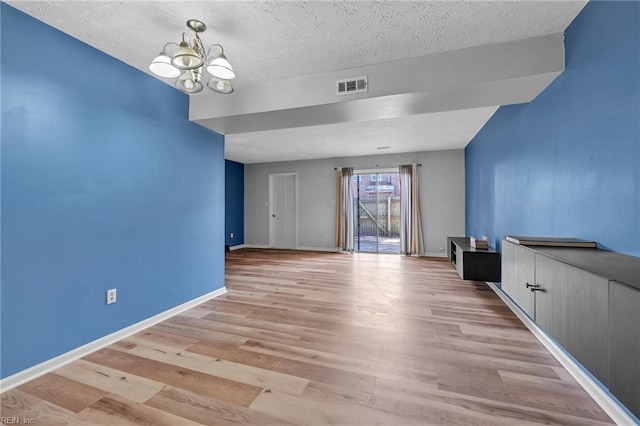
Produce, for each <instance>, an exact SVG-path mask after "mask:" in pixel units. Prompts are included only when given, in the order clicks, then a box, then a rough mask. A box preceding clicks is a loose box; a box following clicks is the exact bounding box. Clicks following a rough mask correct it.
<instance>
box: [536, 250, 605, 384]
mask: <svg viewBox="0 0 640 426" xmlns="http://www.w3.org/2000/svg"><path fill="white" fill-rule="evenodd" d="M535 269H536V284H537V286H538V287H537V289H538V290H539V291H536V303H535V306H536V322H537V323H538V324H539V325H540V326H541V327H542V328H543V329H545V330H546V331H547V332H548V333H549V334H550V335H551V336H553V337H554V338H555V339H556V340H557V341H558V343H560V344H561V345H562V346H563V347H564V348H565V349H566V350H568V351H569V352H570V353H571V355H573V356H574V357H575V358H576V359H577V360H578V361H579V362H580V363H581V364H582V365H583V366H585V367H586V368H587V369H588V370H589V371H590V372H591V373H592V374H593V375H594V376H596V377H597V378H598V380H600V381H601V382H602V383H603V384H604V385H605V386H606V385H608V383H609V351H608V341H609V294H608V293H609V285H608V284H609V281H608V280H607V279H605V278H601V277H599V276H597V275H594V274H592V273H590V272H587V271H585V270H583V269H579V268H575V267H573V266H570V265H567V264H566V263H562V262H558V261H557V260H553V259H550V258H548V257H546V256H543V255H540V254H536V267H535Z"/></svg>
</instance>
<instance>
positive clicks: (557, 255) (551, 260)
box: [502, 240, 640, 416]
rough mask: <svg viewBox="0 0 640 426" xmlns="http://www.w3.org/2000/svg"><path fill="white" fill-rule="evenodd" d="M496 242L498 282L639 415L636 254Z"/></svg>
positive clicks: (639, 263)
mask: <svg viewBox="0 0 640 426" xmlns="http://www.w3.org/2000/svg"><path fill="white" fill-rule="evenodd" d="M502 250H503V252H502V290H503V291H504V292H505V293H506V294H507V295H508V296H509V297H510V298H511V299H512V300H513V301H514V302H516V304H517V305H518V306H519V307H520V308H521V309H522V310H523V311H524V312H526V313H527V315H529V317H531V318H532V319H533V320H534V321H535V322H536V323H537V324H538V325H539V326H540V327H541V328H542V329H544V330H545V331H546V332H547V333H548V334H549V335H550V336H551V337H553V338H554V339H555V340H556V341H557V342H558V343H559V344H560V345H561V346H562V347H563V348H564V349H565V350H566V351H567V352H568V353H570V354H571V355H572V356H573V357H574V358H575V359H576V360H577V361H578V362H580V364H582V365H583V366H584V367H585V368H586V369H587V370H588V371H589V372H590V373H591V374H592V375H593V376H595V377H596V378H597V379H598V380H599V381H600V382H601V383H602V384H603V385H604V386H606V387H607V388H608V389H609V391H610V392H611V393H612V394H613V395H614V396H615V397H616V398H617V399H618V400H619V401H621V402H622V403H623V404H624V405H625V406H626V407H627V408H628V409H629V410H630V411H631V412H632V413H634V414H635V415H636V416H638V415H640V361H639V360H640V258H638V257H635V256H629V255H624V254H621V253H615V252H611V251H606V250H598V249H594V248H567V247H545V246H522V245H519V244H515V243H512V242H509V241H507V240H505V241H503V244H502ZM531 283H533V286H532V285H531ZM532 290H533V291H532Z"/></svg>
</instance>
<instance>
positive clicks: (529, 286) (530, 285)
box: [526, 283, 540, 288]
mask: <svg viewBox="0 0 640 426" xmlns="http://www.w3.org/2000/svg"><path fill="white" fill-rule="evenodd" d="M526 287H527V288H531V287H540V284H529V283H527V284H526Z"/></svg>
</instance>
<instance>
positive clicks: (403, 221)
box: [400, 164, 424, 256]
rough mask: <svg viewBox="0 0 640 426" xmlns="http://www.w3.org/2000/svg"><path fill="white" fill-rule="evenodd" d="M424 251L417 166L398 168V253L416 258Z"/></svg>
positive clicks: (409, 165) (410, 165)
mask: <svg viewBox="0 0 640 426" xmlns="http://www.w3.org/2000/svg"><path fill="white" fill-rule="evenodd" d="M423 250H424V242H423V240H422V220H421V219H420V201H419V199H418V166H417V165H416V164H407V165H402V166H400V253H402V254H404V255H407V256H418V255H420V254H421V253H422V252H423Z"/></svg>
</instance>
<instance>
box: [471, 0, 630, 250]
mask: <svg viewBox="0 0 640 426" xmlns="http://www.w3.org/2000/svg"><path fill="white" fill-rule="evenodd" d="M565 46H566V71H565V72H564V73H563V74H562V75H560V76H559V77H558V78H557V79H556V80H555V81H554V82H553V83H552V84H551V85H550V86H549V87H548V88H547V89H546V90H545V91H544V92H543V93H541V94H540V95H539V96H538V97H537V98H536V99H535V100H534V101H533V102H531V103H529V104H523V105H514V106H506V107H501V108H499V109H498V111H497V112H496V113H495V114H494V116H493V117H492V118H491V119H490V120H489V121H488V123H487V124H486V125H485V126H484V127H483V128H482V130H481V131H480V132H479V133H478V134H477V136H476V137H475V138H474V139H473V140H472V142H471V143H470V144H469V145H468V146H467V148H466V150H465V154H466V226H467V229H466V232H467V235H471V236H482V235H487V236H489V237H490V241H491V243H492V244H495V245H496V246H497V247H500V240H501V239H502V238H503V237H504V236H505V235H506V234H515V235H551V236H574V237H578V238H585V239H590V240H595V241H597V242H598V243H599V244H600V246H601V247H602V248H607V249H610V250H615V251H619V252H623V253H627V254H631V255H636V256H637V255H640V119H639V117H640V3H638V2H590V3H588V4H587V5H586V6H585V8H584V9H583V10H582V12H581V13H580V14H579V15H578V16H577V18H576V19H575V20H574V21H573V23H572V24H571V25H570V26H569V28H568V29H567V31H566V39H565Z"/></svg>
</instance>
